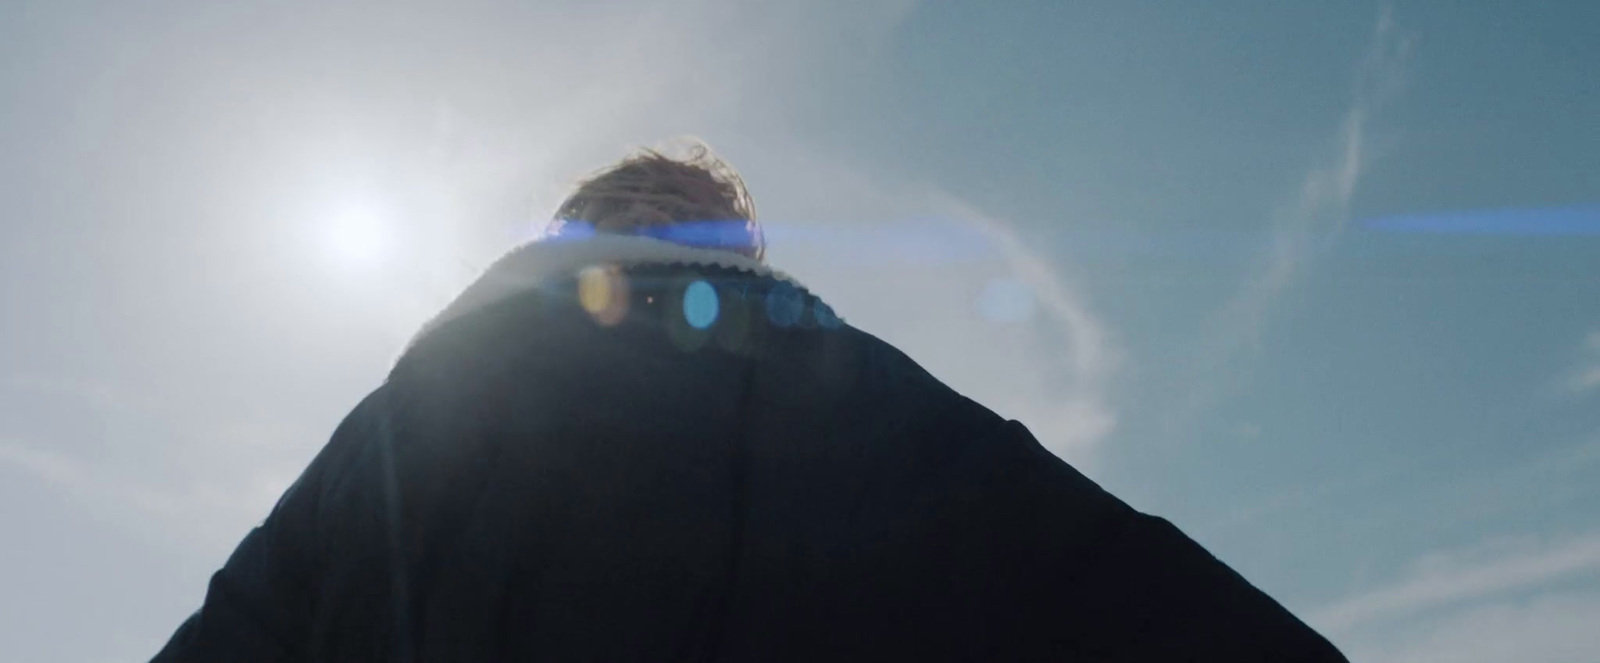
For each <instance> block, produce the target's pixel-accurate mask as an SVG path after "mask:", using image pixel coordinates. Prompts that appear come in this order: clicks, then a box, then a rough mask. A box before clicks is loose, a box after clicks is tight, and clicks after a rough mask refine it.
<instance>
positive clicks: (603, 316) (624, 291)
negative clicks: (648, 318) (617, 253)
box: [578, 265, 628, 327]
mask: <svg viewBox="0 0 1600 663" xmlns="http://www.w3.org/2000/svg"><path fill="white" fill-rule="evenodd" d="M578 305H580V306H582V307H583V310H585V311H588V312H589V315H590V317H593V318H594V321H595V322H598V323H600V325H601V326H604V327H610V326H611V325H615V324H617V323H619V322H622V319H623V318H625V317H627V315H628V279H627V277H626V276H624V275H623V274H622V270H620V269H617V268H616V267H615V266H612V265H593V266H590V267H585V268H584V269H583V270H582V271H580V272H578Z"/></svg>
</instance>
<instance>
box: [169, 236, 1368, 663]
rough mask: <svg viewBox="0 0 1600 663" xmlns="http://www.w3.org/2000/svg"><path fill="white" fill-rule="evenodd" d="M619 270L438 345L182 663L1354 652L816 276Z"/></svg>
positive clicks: (218, 609) (224, 596) (208, 609)
mask: <svg viewBox="0 0 1600 663" xmlns="http://www.w3.org/2000/svg"><path fill="white" fill-rule="evenodd" d="M623 279H625V281H626V283H627V284H628V286H629V291H630V294H629V296H628V297H629V298H628V308H627V311H626V315H625V316H624V317H623V318H622V320H621V321H620V322H619V323H616V324H612V325H609V326H607V325H603V324H600V323H598V322H596V320H595V318H594V317H593V316H591V315H589V314H588V313H587V312H586V310H585V308H584V307H582V306H580V305H579V302H578V301H577V289H576V288H577V286H576V285H575V281H574V280H573V279H571V278H563V279H557V280H553V281H549V282H546V283H544V284H543V285H541V286H539V287H537V288H533V289H529V290H525V291H522V292H520V293H519V294H515V295H513V296H510V297H506V298H503V299H501V300H500V301H497V302H495V303H493V304H492V305H489V306H486V307H483V308H482V309H480V310H477V311H474V312H472V313H470V314H469V315H465V316H461V317H457V318H455V319H452V320H449V321H447V322H444V323H443V324H441V325H439V326H437V327H436V328H434V329H433V330H431V331H430V332H428V333H427V334H425V335H424V336H423V337H421V338H420V340H419V341H417V342H416V343H415V344H414V345H413V346H412V347H411V348H410V349H409V350H408V351H407V352H406V354H405V355H404V356H403V358H402V359H401V360H400V361H399V362H398V364H397V365H396V367H395V368H394V370H393V372H392V373H391V374H390V376H389V379H388V380H387V382H386V383H385V384H384V385H383V386H381V387H380V388H378V390H377V391H375V392H373V393H372V394H371V395H370V396H369V397H367V398H366V399H365V400H364V401H362V403H361V404H360V405H359V406H357V407H356V408H355V410H354V411H353V412H351V414H350V415H349V417H348V418H346V419H345V421H344V422H343V423H342V424H341V425H340V426H339V428H338V429H337V431H336V432H335V433H334V435H333V437H332V439H331V441H329V443H328V444H327V446H326V447H325V448H324V449H323V450H322V452H321V453H320V454H319V455H318V456H317V458H316V460H315V461H313V462H312V464H311V465H310V467H309V468H308V469H307V470H306V471H305V473H304V474H303V475H302V476H301V477H300V479H299V480H298V481H297V482H296V483H295V485H294V486H293V487H292V488H290V489H289V491H288V492H287V493H286V494H285V495H284V496H283V498H282V499H281V500H280V501H279V503H278V504H277V506H276V507H275V508H274V509H273V511H272V513H271V515H270V516H269V517H268V518H267V519H266V521H265V522H264V523H262V525H261V526H260V527H258V528H256V529H255V530H254V531H252V532H251V533H250V534H249V535H248V536H247V537H246V538H245V539H244V541H243V542H242V543H240V544H239V547H238V549H237V550H236V551H235V552H234V553H233V555H232V557H231V558H230V559H229V560H228V562H227V564H226V566H224V567H223V568H222V570H220V571H218V572H217V573H216V575H215V576H214V577H213V578H212V580H211V585H210V589H209V592H208V594H207V595H206V599H205V603H204V606H203V607H202V608H201V609H200V611H199V612H197V613H195V615H194V616H193V617H192V618H190V619H189V621H188V622H187V623H185V624H184V625H183V626H182V627H181V628H180V629H179V630H178V631H177V633H176V634H175V635H173V637H172V640H171V641H170V642H169V643H168V644H167V646H166V648H165V649H164V650H163V651H162V652H161V653H160V654H158V655H157V656H156V660H157V661H174V662H175V661H376V660H393V661H532V660H549V661H669V660H670V661H711V660H717V661H828V662H837V661H900V660H905V661H1018V660H1030V661H1031V660H1040V661H1044V660H1049V661H1342V660H1344V658H1343V657H1342V656H1341V655H1340V654H1339V653H1338V651H1336V650H1335V649H1334V648H1333V647H1332V646H1331V645H1330V644H1329V643H1328V642H1327V641H1326V640H1324V639H1323V638H1322V637H1321V636H1319V635H1318V634H1317V633H1315V632H1314V631H1312V630H1311V629H1310V628H1308V627H1307V626H1306V625H1304V624H1302V623H1301V622H1300V621H1299V620H1297V619H1296V618H1295V617H1294V616H1293V615H1291V614H1290V613H1289V612H1287V611H1286V610H1284V609H1283V608H1282V607H1281V606H1279V605H1278V604H1277V603H1275V602H1274V601H1273V600H1272V599H1271V598H1269V597H1267V596H1266V595H1265V594H1263V593H1261V592H1260V591H1258V590H1256V589H1255V588H1254V587H1252V586H1251V585H1250V584H1249V583H1248V582H1246V581H1245V580H1244V579H1243V578H1241V577H1239V576H1238V575H1237V574H1235V573H1234V572H1233V571H1232V570H1230V569H1229V568H1228V567H1227V566H1225V565H1223V564H1222V563H1221V562H1219V561H1217V560H1216V559H1215V558H1213V557H1212V556H1211V555H1210V554H1208V553H1207V552H1206V551H1205V550H1204V549H1202V548H1201V547H1200V546H1199V545H1197V544H1196V543H1195V542H1194V541H1192V540H1190V539H1189V538H1188V537H1186V536H1185V535H1184V534H1183V533H1182V532H1180V531H1178V530H1177V529H1176V528H1174V527H1173V526H1172V525H1171V524H1170V523H1168V522H1167V521H1165V520H1162V519H1160V518H1156V517H1152V516H1148V515H1144V514H1141V513H1139V512H1137V511H1134V510H1133V509H1132V508H1130V507H1128V506H1127V505H1126V504H1124V503H1122V502H1121V501H1119V500H1117V499H1116V498H1115V497H1113V496H1112V495H1110V494H1108V493H1106V492H1105V491H1103V490H1101V489H1100V488H1099V487H1098V486H1096V485H1095V484H1094V482H1092V481H1090V480H1089V479H1087V478H1085V477H1084V476H1083V475H1082V474H1080V473H1078V472H1077V471H1076V470H1074V469H1073V468H1072V467H1071V466H1069V465H1068V464H1067V463H1065V462H1063V461H1061V460H1060V459H1058V458H1056V457H1055V456H1053V455H1051V454H1050V452H1048V451H1046V450H1045V449H1044V448H1043V447H1041V446H1040V445H1039V443H1038V442H1037V441H1035V440H1034V438H1033V436H1032V435H1030V434H1029V432H1028V430H1027V429H1026V428H1024V427H1023V425H1022V424H1020V423H1017V422H1015V421H1006V420H1004V419H1002V418H1000V417H999V416H996V415H995V414H994V413H992V412H990V411H989V410H988V409H986V408H984V407H983V406H982V405H979V404H978V403H975V402H973V401H971V400H968V399H967V398H965V397H963V396H961V395H960V394H958V393H956V392H954V391H952V390H951V389H950V388H948V387H946V386H945V385H944V384H942V383H941V382H939V381H938V380H936V379H934V378H933V377H932V376H930V375H929V374H928V373H927V372H925V371H924V370H923V369H922V368H920V367H919V366H918V365H917V364H916V363H915V362H913V361H912V360H911V359H909V358H907V357H906V356H905V355H903V354H901V353H900V352H899V351H897V350H895V349H894V348H893V347H891V346H889V345H888V344H886V343H884V342H882V341H880V340H878V339H876V338H874V337H872V336H870V335H868V334H866V333H864V332H861V331H859V330H856V329H854V328H851V327H850V326H848V325H843V324H841V323H840V322H839V320H838V318H837V317H835V316H834V315H833V313H832V311H831V310H830V309H828V307H827V306H826V305H825V304H823V303H822V302H821V301H820V300H818V299H817V298H815V297H813V296H811V295H810V294H809V293H807V292H805V291H804V290H803V289H800V288H798V287H796V286H794V285H793V284H791V283H789V282H786V281H783V280H779V279H776V278H771V277H769V276H766V275H759V274H753V273H750V272H747V271H741V270H737V269H728V268H720V267H714V266H701V267H694V266H687V265H675V266H665V265H653V266H652V265H644V266H634V267H631V268H628V269H627V270H626V271H625V272H624V276H623ZM695 279H703V280H705V281H706V282H708V283H710V284H712V285H713V286H714V287H715V290H716V293H717V295H718V297H717V302H718V307H717V311H716V313H717V315H716V319H715V322H714V323H713V324H711V325H710V326H709V327H708V328H706V329H696V328H695V327H694V326H692V325H689V324H688V323H687V322H686V320H685V315H684V308H683V306H684V305H683V302H682V297H683V293H684V292H685V287H686V286H687V285H688V284H689V283H691V282H692V281H693V280H695ZM701 292H702V293H703V292H704V291H703V289H702V291H701ZM695 305H696V306H700V307H701V310H700V312H699V315H700V316H701V317H702V319H703V318H704V313H705V311H704V305H705V302H703V301H701V302H696V303H695ZM956 351H959V350H956Z"/></svg>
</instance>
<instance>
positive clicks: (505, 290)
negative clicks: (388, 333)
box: [407, 235, 804, 347]
mask: <svg viewBox="0 0 1600 663" xmlns="http://www.w3.org/2000/svg"><path fill="white" fill-rule="evenodd" d="M602 264H605V265H616V266H619V267H627V266H631V265H646V264H662V265H671V264H680V265H702V266H707V267H727V268H731V269H738V270H741V271H745V272H750V273H752V274H756V275H758V276H765V277H770V278H774V279H778V280H780V281H787V282H789V283H790V284H792V285H794V286H796V287H798V288H801V289H804V288H803V286H801V285H800V284H799V283H798V282H797V281H795V280H794V279H792V278H790V277H789V276H788V275H786V274H784V273H782V272H779V271H776V270H773V269H772V268H770V267H768V266H767V265H766V264H765V263H762V262H759V261H756V260H754V259H752V258H748V257H745V256H742V255H739V254H737V253H733V252H730V251H718V250H715V249H703V248H696V247H691V246H683V245H681V244H673V243H671V242H666V241H663V240H659V239H654V238H650V237H639V236H633V235H595V236H592V237H585V238H582V239H560V238H547V239H543V240H539V241H534V242H530V243H528V244H524V245H522V246H520V247H517V248H516V249H513V250H512V251H511V252H509V253H507V254H506V255H504V256H502V257H501V258H500V259H499V260H496V261H495V262H494V264H493V265H490V266H489V268H488V269H486V270H484V273H483V275H482V276H479V277H478V279H477V280H476V281H473V283H472V285H469V286H467V289H466V290H463V291H461V294H460V295H457V296H456V298H455V300H454V301H452V302H450V305H449V306H446V307H445V308H444V310H443V311H440V312H439V314H438V315H436V316H434V317H433V319H432V320H429V321H428V322H427V324H424V325H423V326H422V330H421V331H418V332H417V333H416V335H415V336H412V337H411V342H410V343H408V344H407V347H410V346H412V345H416V343H417V341H419V340H421V339H422V337H424V336H426V335H428V333H429V332H432V331H433V330H434V329H437V328H438V327H439V326H440V325H443V324H444V323H446V322H449V321H451V320H454V319H456V318H460V317H462V316H464V315H467V314H468V313H471V312H473V311H477V310H479V309H482V308H484V307H486V306H489V305H491V304H494V303H495V302H499V301H502V300H505V299H507V298H509V297H512V296H514V295H516V294H518V293H521V292H525V291H528V290H531V289H533V288H536V287H538V286H539V285H540V284H541V283H543V282H545V281H546V280H548V279H551V278H565V277H569V276H571V275H573V274H575V273H577V272H578V271H579V270H582V269H583V268H585V267H589V266H591V265H602Z"/></svg>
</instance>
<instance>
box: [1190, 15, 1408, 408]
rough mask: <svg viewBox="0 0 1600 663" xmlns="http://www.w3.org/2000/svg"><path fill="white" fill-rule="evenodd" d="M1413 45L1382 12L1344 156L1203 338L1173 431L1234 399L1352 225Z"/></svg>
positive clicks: (1288, 211) (1311, 178)
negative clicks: (1321, 256) (1293, 294)
mask: <svg viewBox="0 0 1600 663" xmlns="http://www.w3.org/2000/svg"><path fill="white" fill-rule="evenodd" d="M1410 50H1411V39H1410V37H1409V36H1408V35H1406V34H1405V33H1404V32H1403V31H1401V30H1400V29H1399V27H1398V26H1397V25H1396V24H1395V21H1394V17H1393V14H1392V12H1391V10H1390V9H1389V7H1387V6H1385V7H1383V8H1381V9H1380V10H1379V13H1378V17H1377V19H1376V21H1375V22H1374V24H1373V29H1372V35H1371V38H1370V40H1369V42H1368V46H1367V50H1366V51H1365V53H1363V55H1362V57H1361V61H1360V64H1359V67H1358V69H1357V72H1356V76H1355V81H1354V84H1353V87H1352V92H1351V103H1350V107H1349V108H1348V109H1347V110H1346V111H1345V113H1344V116H1343V118H1342V120H1341V121H1340V125H1339V130H1338V133H1337V139H1336V141H1335V145H1336V149H1335V150H1334V151H1333V152H1332V153H1331V154H1330V155H1329V156H1328V157H1327V158H1326V159H1325V161H1324V162H1323V163H1321V164H1319V165H1317V166H1315V167H1313V168H1312V169H1311V170H1310V171H1309V172H1307V173H1306V176H1305V178H1304V179H1303V180H1302V182H1301V185H1300V189H1299V191H1298V193H1297V195H1296V196H1295V197H1294V199H1293V202H1292V203H1291V204H1290V205H1288V206H1287V207H1286V208H1285V209H1283V210H1282V211H1280V212H1278V213H1277V214H1276V215H1275V216H1274V218H1273V221H1272V236H1271V247H1270V251H1269V252H1268V253H1267V258H1266V262H1265V263H1264V264H1263V265H1261V267H1260V269H1259V271H1258V272H1257V273H1256V274H1255V275H1254V276H1253V277H1251V278H1250V279H1249V280H1248V281H1246V282H1245V284H1244V286H1243V287H1242V288H1241V289H1240V290H1239V292H1238V293H1237V294H1235V295H1234V297H1233V298H1232V299H1231V300H1230V301H1229V302H1228V303H1227V304H1226V305H1225V306H1223V308H1222V309H1221V310H1220V311H1219V312H1218V313H1217V315H1216V316H1215V317H1214V318H1213V319H1212V321H1211V322H1210V323H1209V324H1208V325H1207V329H1206V331H1205V332H1204V333H1203V336H1204V338H1205V339H1206V341H1205V342H1204V345H1203V346H1202V349H1201V355H1200V360H1199V361H1198V362H1197V371H1196V375H1194V376H1193V377H1192V378H1191V381H1192V382H1193V383H1194V384H1195V385H1197V386H1196V387H1195V388H1194V389H1192V390H1191V392H1190V394H1189V396H1188V399H1187V401H1186V402H1184V403H1182V404H1181V405H1179V406H1178V407H1176V408H1174V409H1173V415H1172V416H1171V417H1170V418H1169V426H1168V430H1169V431H1172V430H1181V429H1184V428H1187V427H1188V424H1189V423H1190V422H1191V421H1192V419H1193V417H1194V416H1196V414H1197V413H1198V412H1199V411H1201V410H1204V409H1205V408H1206V407H1208V406H1209V405H1210V404H1211V403H1213V402H1215V400H1216V399H1217V398H1220V397H1221V394H1224V393H1225V392H1226V389H1225V388H1223V387H1222V385H1226V384H1227V383H1228V382H1230V381H1229V380H1228V379H1226V376H1227V375H1229V374H1230V373H1231V372H1232V371H1231V368H1232V366H1233V364H1234V363H1235V362H1236V361H1238V359H1239V355H1240V354H1241V352H1243V351H1244V350H1246V349H1248V348H1249V347H1251V346H1253V345H1254V344H1255V343H1256V342H1257V341H1258V339H1259V336H1260V333H1261V328H1262V324H1263V322H1264V320H1265V318H1266V316H1267V314H1268V312H1269V311H1270V310H1271V309H1272V307H1273V306H1274V304H1276V303H1277V301H1278V300H1279V299H1280V298H1281V297H1282V296H1283V293H1284V292H1285V291H1286V290H1288V289H1289V288H1290V287H1291V286H1292V285H1293V284H1294V283H1295V282H1296V281H1297V280H1298V279H1300V278H1301V275H1302V274H1303V273H1304V271H1305V270H1306V268H1307V266H1308V262H1309V260H1310V256H1311V254H1312V251H1313V250H1314V249H1316V248H1317V243H1318V242H1324V243H1326V242H1332V241H1335V240H1336V239H1337V237H1338V236H1339V234H1340V231H1341V230H1342V229H1343V228H1344V226H1345V224H1346V222H1347V220H1348V219H1349V211H1350V202H1351V200H1352V198H1353V197H1354V196H1355V193H1356V189H1357V187H1358V185H1359V184H1360V181H1361V175H1362V171H1363V168H1364V166H1365V163H1366V159H1367V154H1366V153H1367V142H1368V140H1367V134H1368V132H1369V125H1370V124H1371V122H1372V118H1373V116H1374V115H1375V114H1376V113H1377V112H1378V111H1379V110H1380V109H1381V108H1382V107H1383V106H1384V104H1385V103H1386V102H1387V101H1388V100H1389V99H1390V98H1392V97H1393V96H1394V95H1395V94H1397V93H1398V92H1399V89H1400V87H1401V83H1402V81H1403V73H1404V65H1405V62H1406V59H1407V58H1408V56H1409V53H1410Z"/></svg>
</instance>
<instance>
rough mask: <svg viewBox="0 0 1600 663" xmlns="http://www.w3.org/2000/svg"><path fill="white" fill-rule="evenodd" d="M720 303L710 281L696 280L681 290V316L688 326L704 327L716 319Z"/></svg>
mask: <svg viewBox="0 0 1600 663" xmlns="http://www.w3.org/2000/svg"><path fill="white" fill-rule="evenodd" d="M719 308H720V305H719V304H718V302H717V290H716V288H713V287H711V284H710V283H706V282H705V281H701V280H696V281H695V282H693V283H690V284H689V287H687V288H684V290H683V318H684V319H685V320H687V321H688V322H689V326H690V327H694V328H695V329H705V328H706V327H710V326H711V324H712V323H714V322H716V321H717V313H718V309H719Z"/></svg>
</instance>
